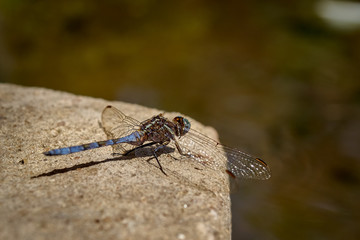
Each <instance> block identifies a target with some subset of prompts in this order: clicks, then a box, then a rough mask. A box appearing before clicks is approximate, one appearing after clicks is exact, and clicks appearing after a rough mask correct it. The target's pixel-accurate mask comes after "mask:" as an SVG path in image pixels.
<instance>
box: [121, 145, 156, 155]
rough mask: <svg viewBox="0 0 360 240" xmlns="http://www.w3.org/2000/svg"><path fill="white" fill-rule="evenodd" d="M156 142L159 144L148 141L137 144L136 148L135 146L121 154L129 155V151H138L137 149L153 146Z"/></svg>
mask: <svg viewBox="0 0 360 240" xmlns="http://www.w3.org/2000/svg"><path fill="white" fill-rule="evenodd" d="M154 144H157V142H149V143H146V144H143V145H140V146H137V147H135V148H133V149H131V150H129V151H127V152H125V153H123V154H121V155H123V156H127V155H128V154H129V153H132V152H134V151H136V150H137V149H140V148H143V147H147V146H152V145H154Z"/></svg>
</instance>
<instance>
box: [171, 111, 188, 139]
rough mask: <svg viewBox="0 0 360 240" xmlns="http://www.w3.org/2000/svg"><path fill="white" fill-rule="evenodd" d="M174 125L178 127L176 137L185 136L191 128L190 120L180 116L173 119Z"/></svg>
mask: <svg viewBox="0 0 360 240" xmlns="http://www.w3.org/2000/svg"><path fill="white" fill-rule="evenodd" d="M173 123H175V125H176V135H177V136H179V137H181V136H184V135H185V134H186V133H187V132H188V131H189V130H190V127H191V124H190V122H189V120H187V119H186V118H184V117H180V116H178V117H175V118H174V119H173Z"/></svg>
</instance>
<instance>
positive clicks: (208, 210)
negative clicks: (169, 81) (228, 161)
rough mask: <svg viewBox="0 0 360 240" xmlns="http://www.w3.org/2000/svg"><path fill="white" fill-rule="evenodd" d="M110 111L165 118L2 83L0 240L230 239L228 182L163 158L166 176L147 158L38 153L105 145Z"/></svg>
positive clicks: (100, 152) (103, 152)
mask: <svg viewBox="0 0 360 240" xmlns="http://www.w3.org/2000/svg"><path fill="white" fill-rule="evenodd" d="M107 105H114V106H115V107H117V108H118V109H120V110H121V111H123V112H124V113H126V114H127V115H129V116H132V117H134V118H135V119H138V120H140V121H142V120H145V119H147V118H149V117H151V116H153V115H156V114H158V113H160V112H161V111H159V110H156V109H149V108H145V107H142V106H138V105H134V104H128V103H122V102H109V101H105V100H102V99H95V98H90V97H83V96H76V95H73V94H69V93H64V92H58V91H53V90H48V89H42V88H30V87H21V86H16V85H11V84H0V143H1V144H0V184H1V188H0V239H229V238H230V235H231V215H230V197H229V194H228V190H227V189H228V180H227V177H226V176H225V174H221V173H218V172H216V171H212V170H209V169H204V168H201V166H200V167H199V166H197V165H196V164H195V163H193V162H192V161H190V160H182V159H180V160H179V159H176V158H174V157H171V155H170V154H168V153H166V152H165V153H163V154H161V155H160V158H159V159H160V162H161V163H162V166H163V167H164V170H165V172H166V173H167V175H168V176H165V175H164V174H163V173H162V172H161V171H160V170H159V167H158V165H157V164H156V161H154V159H153V158H152V157H151V155H150V154H149V153H148V152H146V150H144V152H143V154H139V153H137V154H134V155H132V156H126V157H124V156H120V157H119V156H117V157H114V156H113V155H112V154H111V153H112V148H111V147H104V148H99V149H94V150H89V151H84V152H80V153H75V154H70V155H63V156H50V157H49V156H44V155H43V154H42V152H44V151H47V150H50V149H52V148H58V147H65V146H69V145H77V144H82V143H88V142H92V141H98V140H105V139H106V135H105V134H104V132H103V130H102V129H101V128H100V126H99V121H100V117H101V112H102V110H103V108H104V107H105V106H107ZM175 115H177V113H165V116H167V117H169V118H170V117H174V116H175ZM189 120H190V121H191V123H192V127H194V128H196V129H198V130H199V131H202V132H203V133H206V134H207V135H209V136H212V137H216V133H215V131H214V130H212V129H210V128H204V127H203V126H201V125H200V124H198V123H197V122H195V121H193V120H192V119H191V118H189ZM171 154H172V153H171Z"/></svg>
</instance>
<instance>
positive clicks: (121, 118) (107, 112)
mask: <svg viewBox="0 0 360 240" xmlns="http://www.w3.org/2000/svg"><path fill="white" fill-rule="evenodd" d="M101 124H102V127H103V129H104V132H105V134H106V135H107V137H108V139H114V138H120V137H124V136H127V135H129V134H130V133H132V132H134V131H136V130H138V129H139V124H140V122H139V121H137V120H135V119H134V118H131V117H129V116H126V115H125V114H124V113H122V112H121V111H120V110H118V109H117V108H115V107H113V106H107V107H105V108H104V110H103V112H102V115H101ZM112 147H113V151H114V153H119V154H122V153H125V152H127V151H129V150H130V149H132V148H134V146H132V145H129V144H116V145H113V146H112Z"/></svg>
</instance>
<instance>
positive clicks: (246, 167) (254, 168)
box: [44, 105, 271, 180]
mask: <svg viewBox="0 0 360 240" xmlns="http://www.w3.org/2000/svg"><path fill="white" fill-rule="evenodd" d="M101 125H102V127H103V130H104V132H105V133H106V135H107V140H104V141H97V142H91V143H86V144H81V145H76V146H70V147H63V148H57V149H52V150H49V151H46V152H44V154H45V155H47V156H55V155H67V154H71V153H77V152H81V151H86V150H91V149H95V148H100V147H105V146H112V148H113V154H115V155H116V154H120V155H128V154H129V153H131V152H133V151H135V150H137V149H139V148H143V147H148V146H151V149H152V155H153V156H154V158H155V159H156V161H157V164H158V165H159V168H160V170H161V171H162V172H163V173H164V174H165V175H167V174H166V173H165V171H164V169H163V167H162V166H161V164H160V161H159V158H158V156H159V150H161V149H163V148H164V147H166V146H173V147H174V150H175V148H176V149H177V151H178V153H179V154H180V155H181V156H184V157H186V158H188V159H191V160H194V161H196V162H198V163H200V164H201V165H203V166H205V167H209V168H211V169H214V170H221V171H224V172H226V173H227V174H229V175H230V176H231V177H232V178H237V179H243V178H245V179H260V180H266V179H269V178H270V176H271V173H270V168H269V166H268V165H267V164H266V163H265V162H264V161H263V160H261V159H260V158H256V157H253V156H251V155H249V154H247V153H245V152H242V151H240V150H238V149H235V148H231V147H227V146H224V145H222V144H220V143H219V142H217V141H215V140H213V139H212V138H209V137H207V136H206V135H204V134H202V133H200V132H199V131H196V130H195V129H192V128H191V124H190V121H189V120H188V119H186V118H184V117H182V116H177V117H175V118H173V119H172V120H170V119H168V118H166V117H164V115H163V114H159V115H156V116H153V117H152V118H149V119H147V120H144V121H142V122H139V121H138V120H136V119H134V118H132V117H130V116H127V115H125V114H124V113H123V112H121V111H120V110H118V109H117V108H115V107H114V106H110V105H109V106H107V107H105V109H104V110H103V112H102V116H101Z"/></svg>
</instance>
